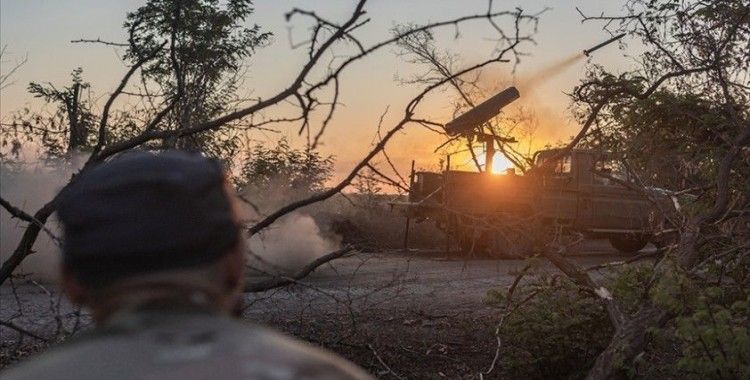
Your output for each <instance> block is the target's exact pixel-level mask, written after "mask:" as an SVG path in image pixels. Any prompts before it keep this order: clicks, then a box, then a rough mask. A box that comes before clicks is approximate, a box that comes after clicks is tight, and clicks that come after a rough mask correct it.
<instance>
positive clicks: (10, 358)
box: [0, 241, 628, 378]
mask: <svg viewBox="0 0 750 380" xmlns="http://www.w3.org/2000/svg"><path fill="white" fill-rule="evenodd" d="M627 257H628V255H621V254H618V253H616V252H614V251H613V250H612V249H611V248H610V247H609V245H608V244H607V243H606V242H600V241H591V242H585V243H584V244H583V245H582V246H581V249H580V251H579V253H577V254H576V255H574V256H572V258H573V260H574V261H575V262H577V263H578V264H579V265H581V266H584V267H586V266H590V265H596V264H600V263H605V262H609V261H616V260H622V259H625V258H627ZM524 265H525V261H524V260H489V259H470V260H467V259H461V258H455V257H454V258H451V257H448V256H447V255H446V254H445V253H443V252H435V251H412V252H402V251H393V252H378V253H359V252H358V253H355V254H353V255H351V256H349V257H345V258H342V259H338V260H336V261H335V262H332V263H330V264H328V265H326V266H324V267H322V268H319V269H318V270H317V271H315V272H314V273H313V274H311V275H310V276H308V277H307V278H305V279H304V280H303V281H300V282H299V283H298V284H296V285H293V286H291V287H286V288H282V289H276V290H273V291H268V292H264V293H256V294H249V295H247V299H246V307H245V311H244V317H245V318H246V319H248V320H250V321H253V322H255V323H260V324H265V325H268V326H271V327H274V328H276V329H279V330H282V331H285V332H288V333H290V334H293V335H295V336H297V337H299V338H301V339H304V340H306V341H309V342H311V343H312V344H315V345H319V346H323V347H326V348H328V349H330V350H333V351H335V352H337V353H339V354H341V355H343V356H345V357H347V358H349V359H351V360H353V361H354V362H356V363H358V364H359V365H361V366H363V367H365V368H367V369H368V370H369V371H371V372H372V373H374V374H376V375H377V376H378V377H381V378H478V377H479V376H478V375H479V373H480V372H482V371H485V370H486V369H487V368H488V367H489V365H490V363H491V362H492V358H493V356H494V353H495V347H496V340H495V337H494V333H493V331H494V326H495V323H496V319H497V316H498V314H499V313H498V310H497V309H496V308H493V307H491V306H489V305H487V304H485V303H484V302H483V298H484V297H485V294H486V293H487V291H488V290H490V289H492V288H499V287H506V286H508V285H509V284H510V283H511V282H512V281H513V279H514V278H515V274H516V272H517V271H518V270H520V269H521V268H522V267H523V266H524ZM542 267H543V269H544V270H549V271H554V270H555V269H554V268H553V267H551V265H550V264H548V263H545V264H543V265H542ZM249 280H250V281H256V280H257V279H256V278H250V279H249ZM0 303H1V304H2V308H0V320H3V321H5V320H9V319H10V318H11V317H14V316H15V318H13V323H14V325H15V326H17V327H21V328H23V329H25V330H27V331H29V332H33V333H34V334H35V335H37V336H38V337H40V338H48V337H50V336H52V335H54V332H55V331H56V330H57V329H58V328H60V327H65V328H67V329H72V328H73V327H74V326H75V325H76V324H79V325H81V326H86V325H88V324H89V319H88V317H87V316H86V315H85V314H84V315H80V314H78V313H76V311H75V310H74V309H73V308H71V307H70V305H68V304H67V303H66V302H65V301H64V300H61V299H60V298H59V295H58V294H57V292H56V290H55V289H54V288H52V287H46V286H41V285H39V286H37V285H34V284H24V285H21V286H17V287H16V289H15V292H14V291H13V289H12V288H11V287H9V286H3V287H2V288H0ZM19 305H20V306H19ZM19 311H20V312H19ZM19 313H20V314H21V315H19ZM55 315H61V316H62V317H61V318H57V317H56V316H55ZM45 346H47V343H45V342H42V341H41V340H40V339H36V338H32V337H29V336H26V337H25V338H23V340H22V341H21V342H19V333H18V332H16V331H14V330H12V329H10V328H8V327H7V326H0V366H6V365H8V364H10V363H12V362H14V361H16V360H18V359H19V358H22V357H24V356H26V355H28V354H31V353H34V352H36V351H39V350H42V349H43V348H44V347H45ZM500 377H503V378H507V377H510V378H512V377H513V376H512V374H508V373H503V371H502V368H500V369H495V370H494V371H493V372H492V374H490V376H485V378H500Z"/></svg>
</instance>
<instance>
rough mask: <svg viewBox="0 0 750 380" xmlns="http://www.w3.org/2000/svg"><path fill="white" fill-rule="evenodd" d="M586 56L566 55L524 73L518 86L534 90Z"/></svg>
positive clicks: (522, 89) (579, 54) (526, 89)
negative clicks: (529, 72)
mask: <svg viewBox="0 0 750 380" xmlns="http://www.w3.org/2000/svg"><path fill="white" fill-rule="evenodd" d="M585 58H586V56H584V55H583V53H575V54H572V55H570V56H568V57H565V58H563V59H561V60H559V61H557V62H553V63H551V64H549V65H547V66H545V67H543V68H541V69H539V70H537V71H535V72H534V73H532V74H528V75H524V76H523V77H521V78H519V80H518V83H517V85H516V86H517V87H519V89H520V90H521V91H522V92H521V93H522V94H523V93H524V91H534V89H535V88H536V87H537V86H538V85H539V84H540V83H543V82H546V81H549V80H550V79H552V78H554V77H556V76H558V75H560V74H562V73H563V72H565V70H567V69H569V68H571V67H573V66H575V65H576V64H577V63H578V62H580V61H582V60H584V59H585Z"/></svg>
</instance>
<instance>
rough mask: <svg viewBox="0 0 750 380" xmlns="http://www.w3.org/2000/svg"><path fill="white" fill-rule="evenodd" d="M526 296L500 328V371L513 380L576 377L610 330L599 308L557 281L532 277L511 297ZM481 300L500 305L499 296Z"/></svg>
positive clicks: (501, 298) (567, 282)
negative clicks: (524, 301)
mask: <svg viewBox="0 0 750 380" xmlns="http://www.w3.org/2000/svg"><path fill="white" fill-rule="evenodd" d="M532 293H536V295H534V296H533V298H531V299H530V301H528V302H527V303H526V304H523V305H522V306H520V307H519V309H518V310H516V311H515V312H513V313H511V314H510V315H509V316H508V317H507V318H506V319H505V322H504V323H503V326H502V328H501V330H500V336H501V339H502V342H503V350H502V352H501V358H502V359H501V360H502V362H501V368H503V370H504V371H506V372H507V373H512V374H514V376H516V375H518V376H519V377H521V376H523V375H526V376H531V377H533V378H579V377H582V375H583V374H584V373H585V371H586V370H587V369H588V368H590V367H591V365H592V364H593V361H594V359H596V357H597V355H598V354H599V352H601V350H603V349H604V347H605V346H606V344H607V342H608V341H609V338H610V336H611V334H612V332H613V329H612V326H611V324H610V322H609V319H608V318H607V314H606V312H605V311H604V308H603V307H602V305H601V303H600V302H599V301H598V300H597V299H596V298H593V297H591V296H590V295H584V294H582V293H581V292H580V290H579V289H578V288H577V287H576V286H575V285H574V284H573V283H572V282H571V281H570V280H567V279H565V278H561V277H556V276H555V277H546V276H542V277H541V278H539V279H535V280H534V281H532V282H531V283H529V284H526V285H523V286H522V287H521V288H519V289H517V293H516V294H515V295H514V299H516V300H523V299H525V298H526V297H529V296H531V295H532ZM487 298H488V302H490V303H495V302H498V301H501V302H503V303H504V302H505V295H504V293H503V292H498V291H494V292H492V293H489V294H488V297H487ZM517 302H518V301H517Z"/></svg>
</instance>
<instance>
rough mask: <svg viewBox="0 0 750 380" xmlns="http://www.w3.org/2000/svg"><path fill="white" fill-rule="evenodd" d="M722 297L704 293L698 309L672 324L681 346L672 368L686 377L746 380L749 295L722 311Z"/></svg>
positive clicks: (749, 373)
mask: <svg viewBox="0 0 750 380" xmlns="http://www.w3.org/2000/svg"><path fill="white" fill-rule="evenodd" d="M723 293H724V292H723V291H722V289H720V288H716V287H713V288H708V289H706V291H705V293H704V294H705V295H702V296H700V297H699V304H700V305H701V307H698V308H697V309H696V310H695V311H693V312H692V313H691V314H689V315H685V316H681V317H678V318H677V320H676V336H677V337H678V338H679V340H680V343H681V346H682V347H681V348H682V358H680V359H679V361H678V362H677V365H676V366H677V369H678V370H680V371H682V372H684V373H686V374H689V375H690V377H694V378H702V379H703V378H714V379H750V335H748V326H750V295H748V296H747V298H745V299H741V300H738V301H735V302H733V303H732V304H731V305H730V306H728V307H725V306H723V305H722V304H721V302H722V298H724V297H723V296H724V294H723Z"/></svg>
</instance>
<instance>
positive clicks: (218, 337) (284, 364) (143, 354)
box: [0, 306, 371, 380]
mask: <svg viewBox="0 0 750 380" xmlns="http://www.w3.org/2000/svg"><path fill="white" fill-rule="evenodd" d="M0 377H2V379H3V380H16V379H35V380H36V379H269V380H272V379H279V380H281V379H370V378H371V376H370V375H368V374H367V373H365V372H364V371H362V370H361V369H359V368H357V367H356V366H354V365H352V364H351V363H349V362H347V361H345V360H343V359H340V358H338V357H336V356H334V355H332V354H330V353H328V352H325V351H323V350H321V349H318V348H314V347H312V346H310V345H307V344H304V343H301V342H298V341H295V340H293V339H290V338H287V337H285V336H283V335H281V334H278V333H275V332H273V331H270V330H268V329H265V328H262V327H259V326H253V325H249V324H246V323H243V322H240V321H237V320H234V319H231V318H229V317H223V316H219V315H216V314H214V313H211V312H208V311H206V310H205V309H203V310H201V309H198V308H195V307H175V306H171V307H169V308H168V309H166V308H161V309H149V310H137V311H128V312H120V313H117V314H115V315H113V316H112V317H110V318H109V319H108V320H107V322H106V323H104V324H102V326H101V327H99V328H96V329H95V330H93V331H92V332H90V333H88V334H86V333H84V334H82V336H80V337H78V338H75V339H73V340H72V341H71V342H69V343H66V344H64V345H62V346H60V347H57V348H54V349H52V350H50V351H49V352H47V353H45V354H43V355H41V356H40V357H38V358H35V359H31V360H29V361H27V362H24V363H23V365H22V366H20V367H18V368H11V369H9V370H8V371H6V372H5V373H3V374H2V376H0Z"/></svg>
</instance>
